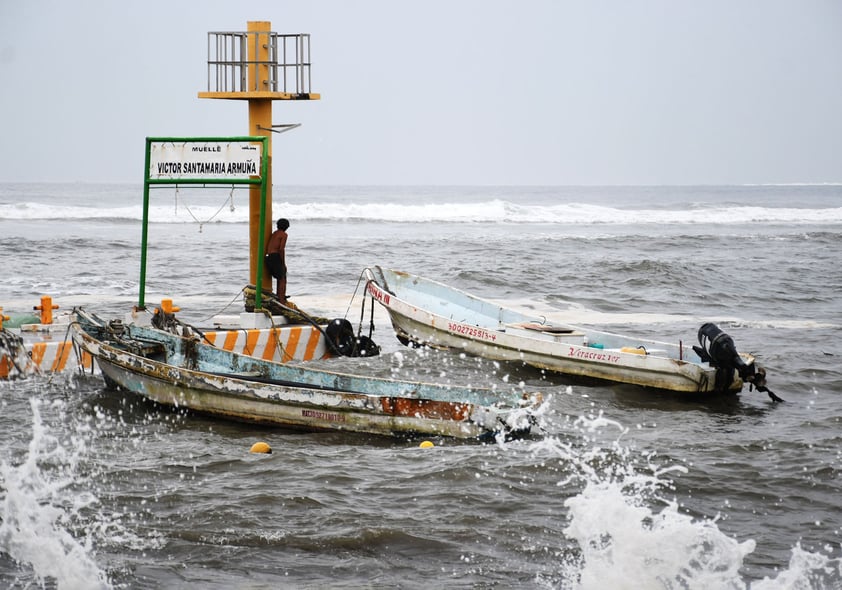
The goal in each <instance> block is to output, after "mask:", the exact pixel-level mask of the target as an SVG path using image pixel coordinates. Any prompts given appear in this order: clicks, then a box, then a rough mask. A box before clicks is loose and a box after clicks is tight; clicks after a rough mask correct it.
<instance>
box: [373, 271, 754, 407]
mask: <svg viewBox="0 0 842 590" xmlns="http://www.w3.org/2000/svg"><path fill="white" fill-rule="evenodd" d="M366 273H367V279H368V292H369V293H370V294H371V296H372V297H373V298H374V299H376V300H377V301H378V302H379V303H380V304H381V305H382V306H383V307H384V308H385V309H386V311H387V312H388V314H389V317H390V320H391V322H392V326H393V328H394V329H395V332H396V334H397V335H398V338H399V339H401V340H403V341H409V342H413V343H418V344H423V345H428V346H432V347H436V348H445V349H455V350H459V351H464V352H466V353H468V354H471V355H475V356H479V357H484V358H489V359H494V360H499V361H510V362H521V363H525V364H527V365H530V366H533V367H537V368H541V369H546V370H549V371H553V372H557V373H561V374H565V375H570V376H574V377H581V378H588V379H598V380H602V381H611V382H617V383H627V384H632V385H640V386H643V387H649V388H654V389H660V390H668V391H675V392H684V393H711V392H716V391H719V392H723V391H726V392H738V391H740V390H741V389H742V387H743V382H742V380H741V379H740V377H739V375H736V374H735V375H734V378H733V379H732V380H730V382H729V384H728V385H727V387H724V388H723V387H721V386H719V387H718V386H717V383H716V377H717V369H716V368H714V367H711V366H710V365H706V364H704V363H702V361H701V359H699V358H698V355H696V353H695V352H693V350H692V349H691V348H689V347H687V348H685V347H684V346H683V345H681V344H678V345H675V344H669V343H663V342H656V341H652V340H645V339H636V338H628V337H624V336H620V335H617V334H611V333H607V332H598V331H594V330H587V331H586V330H584V329H582V328H578V327H572V326H565V327H561V328H559V327H557V326H550V325H547V324H541V323H539V322H538V321H536V320H535V318H529V317H528V316H526V315H524V314H520V313H518V312H516V311H513V310H509V309H506V308H503V307H501V306H498V305H495V304H493V303H491V302H489V301H485V300H482V299H479V298H477V297H474V296H472V295H469V294H467V293H464V292H461V291H458V290H456V289H452V288H450V287H447V286H445V285H442V284H440V283H436V282H435V281H430V280H428V279H423V278H421V277H416V276H414V275H409V274H407V273H400V272H397V271H388V270H384V269H379V268H375V269H367V271H366ZM446 313H447V314H448V315H445V314H446ZM585 340H589V341H590V342H591V343H595V342H597V341H599V348H594V347H593V346H588V345H586V344H585ZM642 352H645V354H641V353H642ZM743 356H744V357H745V358H746V359H747V360H748V361H749V362H751V361H753V359H752V358H751V357H750V356H749V355H743Z"/></svg>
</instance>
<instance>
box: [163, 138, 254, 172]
mask: <svg viewBox="0 0 842 590" xmlns="http://www.w3.org/2000/svg"><path fill="white" fill-rule="evenodd" d="M260 148H261V146H260V144H258V143H247V142H243V141H241V142H222V141H185V142H154V141H153V142H152V143H151V144H150V146H149V178H150V179H155V180H179V179H187V178H190V179H202V178H219V179H231V180H234V179H247V178H249V177H254V176H258V177H259V176H260V156H261V154H260V151H261V149H260Z"/></svg>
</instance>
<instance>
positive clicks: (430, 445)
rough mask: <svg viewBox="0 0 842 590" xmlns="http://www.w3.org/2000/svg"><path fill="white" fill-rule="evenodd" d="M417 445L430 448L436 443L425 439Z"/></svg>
mask: <svg viewBox="0 0 842 590" xmlns="http://www.w3.org/2000/svg"><path fill="white" fill-rule="evenodd" d="M418 446H419V447H421V448H422V449H431V448H433V447H434V446H436V445H434V444H433V443H432V441H429V440H425V441H423V442H422V443H421V444H420V445H418Z"/></svg>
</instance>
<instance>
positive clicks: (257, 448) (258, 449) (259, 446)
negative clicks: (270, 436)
mask: <svg viewBox="0 0 842 590" xmlns="http://www.w3.org/2000/svg"><path fill="white" fill-rule="evenodd" d="M251 452H252V453H266V454H269V453H271V452H272V447H270V446H269V445H267V444H266V443H265V442H256V443H254V444H253V445H251Z"/></svg>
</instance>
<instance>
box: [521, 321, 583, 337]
mask: <svg viewBox="0 0 842 590" xmlns="http://www.w3.org/2000/svg"><path fill="white" fill-rule="evenodd" d="M506 327H507V328H520V329H521V330H534V331H536V332H546V333H547V334H575V333H576V331H575V330H574V329H573V328H566V327H564V326H553V325H552V324H539V323H538V322H520V323H515V324H506Z"/></svg>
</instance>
